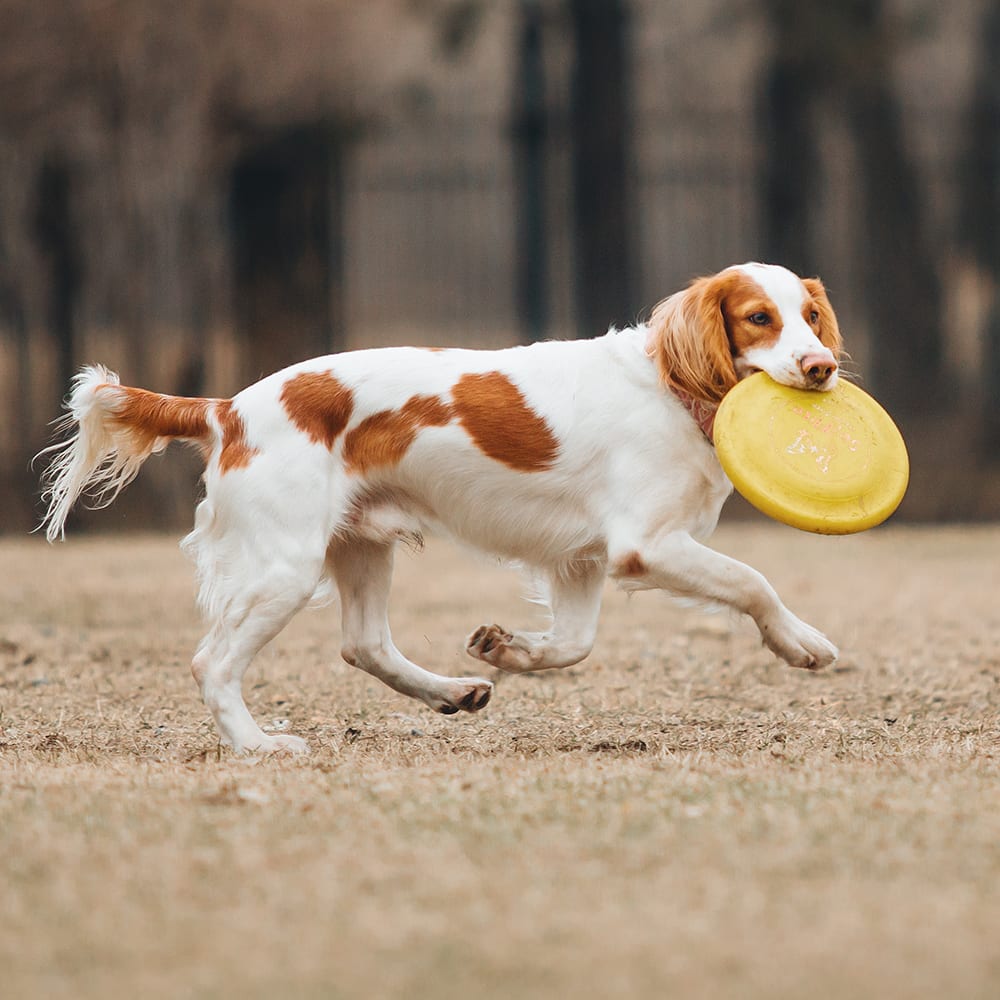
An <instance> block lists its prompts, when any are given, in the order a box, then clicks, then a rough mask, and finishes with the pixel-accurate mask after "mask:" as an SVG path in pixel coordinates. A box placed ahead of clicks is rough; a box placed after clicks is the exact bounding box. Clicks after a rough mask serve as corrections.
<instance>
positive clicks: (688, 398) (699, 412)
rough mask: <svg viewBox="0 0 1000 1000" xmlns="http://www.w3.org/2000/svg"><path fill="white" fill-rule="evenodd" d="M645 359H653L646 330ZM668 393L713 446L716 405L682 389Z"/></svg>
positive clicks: (650, 342) (651, 335)
mask: <svg viewBox="0 0 1000 1000" xmlns="http://www.w3.org/2000/svg"><path fill="white" fill-rule="evenodd" d="M645 351H646V357H648V358H655V347H654V339H653V331H652V330H648V331H647V332H646V344H645ZM670 391H671V392H672V393H673V394H674V395H675V396H676V397H677V399H678V400H679V401H680V404H681V406H683V407H684V409H685V410H687V411H688V413H690V414H691V417H692V419H693V420H694V422H695V423H696V424H697V425H698V426H699V427H700V428H701V432H702V434H704V435H705V437H706V438H708V443H709V444H710V445H713V446H714V445H715V437H714V434H715V414H716V413H717V412H718V409H719V405H718V403H706V402H705V400H703V399H697V398H696V397H694V396H692V395H691V393H689V392H685V391H684V390H683V389H678V388H677V386H673V385H672V386H670Z"/></svg>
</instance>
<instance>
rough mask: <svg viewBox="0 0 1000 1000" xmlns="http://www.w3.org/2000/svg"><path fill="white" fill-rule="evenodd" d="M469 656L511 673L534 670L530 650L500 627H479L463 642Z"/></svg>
mask: <svg viewBox="0 0 1000 1000" xmlns="http://www.w3.org/2000/svg"><path fill="white" fill-rule="evenodd" d="M465 651H466V652H467V653H468V654H469V656H473V657H475V658H476V659H477V660H482V661H483V662H484V663H488V664H490V666H493V667H497V668H498V669H500V670H507V671H510V672H511V673H521V672H523V671H525V670H531V669H533V668H534V662H533V658H532V655H531V650H530V649H529V648H528V647H527V646H526V645H525V644H524V643H523V642H522V641H521V640H520V639H518V637H517V636H516V635H513V634H511V633H510V632H508V631H507V630H506V629H505V628H504V627H503V626H502V625H480V626H479V628H477V629H476V631H475V632H473V633H472V635H470V636H469V638H468V639H466V641H465Z"/></svg>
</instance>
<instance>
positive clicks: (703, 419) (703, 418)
mask: <svg viewBox="0 0 1000 1000" xmlns="http://www.w3.org/2000/svg"><path fill="white" fill-rule="evenodd" d="M670 391H671V392H673V394H674V395H675V396H676V397H677V398H678V399H679V400H680V403H681V406H683V407H684V409H685V410H687V411H688V413H690V414H691V416H692V417H693V418H694V422H695V423H696V424H697V425H698V426H699V427H700V428H701V432H702V434H704V435H705V437H707V438H708V443H709V444H711V445H714V444H715V438H714V436H713V435H714V433H715V414H716V413H717V412H718V410H719V407H718V405H717V404H716V403H706V402H705V401H704V400H703V399H695V397H694V396H692V395H691V393H689V392H685V391H684V390H683V389H677V388H675V387H674V386H671V387H670Z"/></svg>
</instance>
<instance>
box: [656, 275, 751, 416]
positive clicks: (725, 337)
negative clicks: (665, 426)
mask: <svg viewBox="0 0 1000 1000" xmlns="http://www.w3.org/2000/svg"><path fill="white" fill-rule="evenodd" d="M729 285H730V276H729V275H726V274H725V272H723V273H721V274H715V275H712V276H711V277H707V278H697V279H696V280H695V281H693V282H692V283H691V284H690V285H689V286H688V287H687V288H686V289H685V290H684V291H682V292H677V293H676V294H674V295H671V296H670V298H668V299H664V300H663V301H662V302H661V303H660V304H659V305H658V306H657V307H656V308H655V309H654V310H653V315H652V316H651V317H650V324H649V325H650V329H651V332H652V337H651V346H652V354H653V357H654V358H655V359H656V364H657V367H658V368H659V371H660V378H661V379H662V380H663V381H664V383H665V384H666V385H667V386H669V387H670V388H671V389H675V390H677V391H679V392H681V393H686V394H687V395H689V396H692V397H693V398H695V399H699V400H702V401H704V402H706V403H718V402H720V401H721V400H722V397H723V396H725V394H726V393H727V392H728V391H729V390H730V389H731V388H732V387H733V386H734V385H736V381H737V379H736V369H735V367H734V366H733V354H732V347H731V345H730V343H729V334H728V332H727V330H726V318H725V315H724V313H723V303H724V301H725V297H726V293H727V292H728V290H729Z"/></svg>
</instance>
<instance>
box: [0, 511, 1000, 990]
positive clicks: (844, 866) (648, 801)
mask: <svg viewBox="0 0 1000 1000" xmlns="http://www.w3.org/2000/svg"><path fill="white" fill-rule="evenodd" d="M107 516H108V517H109V519H111V520H113V518H114V515H113V512H110V511H109V512H107ZM713 544H715V545H716V547H717V548H719V549H721V550H722V551H725V552H728V553H729V554H731V555H735V556H737V557H739V558H742V559H745V560H746V561H748V562H750V563H751V564H752V565H754V566H756V567H757V568H758V569H760V570H761V571H763V572H764V573H765V574H766V575H767V576H768V577H769V578H770V579H771V581H772V582H773V583H774V584H775V586H776V587H777V589H778V590H779V592H780V593H781V594H782V595H783V596H784V598H785V600H786V602H787V603H788V604H789V605H790V606H791V607H792V608H793V610H795V611H796V612H797V613H799V614H800V615H801V616H802V617H804V618H806V619H807V620H808V621H810V622H811V623H813V624H815V625H816V626H817V627H819V628H821V629H823V630H824V631H825V632H827V634H828V635H830V637H831V638H833V639H834V640H835V641H837V642H838V643H839V644H840V646H841V649H842V656H841V659H840V661H839V663H838V664H837V665H836V666H835V667H833V668H831V669H828V670H826V671H823V672H821V673H817V674H811V673H805V672H800V671H794V670H791V669H789V668H787V667H785V666H783V665H782V664H781V663H779V662H777V661H776V660H775V659H774V658H773V657H772V655H771V654H770V653H768V652H767V650H765V649H763V648H762V647H761V645H760V642H759V639H758V637H757V636H756V634H755V631H754V630H753V628H752V627H751V626H750V625H749V624H748V623H747V622H745V621H739V620H734V619H732V618H731V617H730V616H729V615H727V614H715V615H712V614H706V613H705V612H704V611H702V610H700V609H694V608H687V607H682V606H679V605H677V604H675V603H672V602H670V601H668V600H667V599H665V598H663V597H661V596H660V595H656V594H638V595H634V596H632V597H628V596H626V595H624V594H621V593H618V592H617V591H615V590H614V589H613V588H611V587H610V586H609V589H608V595H607V599H606V602H605V609H604V614H603V617H602V628H601V633H600V638H599V642H598V645H597V648H596V649H595V650H594V652H593V654H592V655H591V656H590V658H589V659H588V660H586V661H584V663H582V664H580V665H578V666H576V667H573V668H571V669H569V670H565V671H562V672H555V673H549V674H545V675H537V676H522V677H501V678H499V682H498V684H497V690H496V693H495V695H494V697H493V701H492V702H491V704H490V705H489V706H488V708H487V709H486V710H485V711H484V712H482V713H481V714H479V715H475V716H469V715H465V714H462V715H460V716H453V717H444V716H438V715H435V714H433V713H431V712H430V711H428V710H426V709H424V708H422V707H421V706H420V705H418V704H416V703H414V702H410V701H407V700H405V699H403V698H402V697H400V696H398V695H396V694H394V693H393V692H391V691H389V690H388V689H386V688H384V687H382V686H381V685H380V684H379V683H378V682H376V681H374V680H372V679H370V678H368V677H367V676H365V675H363V674H361V673H359V672H357V671H354V670H352V669H351V668H350V667H348V666H347V665H346V664H344V663H343V662H341V661H340V659H339V656H338V649H339V629H338V621H337V611H336V608H335V607H333V608H325V609H317V610H311V611H307V612H304V613H303V614H302V615H300V616H299V618H298V619H297V620H296V621H295V622H294V623H293V624H292V626H291V627H290V628H289V629H288V630H287V632H286V633H285V634H284V635H283V636H281V637H280V638H279V639H278V640H277V641H276V642H275V643H274V644H273V645H272V647H271V648H270V649H269V650H267V651H266V652H265V653H264V654H263V655H262V657H261V659H260V661H259V662H258V663H257V664H256V666H255V668H254V669H253V670H252V673H251V676H250V678H249V682H248V701H249V703H250V705H251V709H252V710H253V711H254V713H255V714H256V715H257V716H258V718H259V719H261V720H262V722H263V723H265V725H266V726H272V727H274V728H276V729H279V730H280V729H282V728H285V727H287V729H288V731H290V732H295V733H298V734H300V735H302V736H304V737H306V738H307V739H308V740H309V741H310V743H311V745H312V747H313V751H314V752H313V754H312V755H311V756H310V757H308V758H304V759H299V758H297V759H291V758H280V757H272V758H264V759H258V758H244V759H241V758H237V757H234V756H232V755H231V754H230V753H228V752H226V751H220V749H219V747H218V742H217V740H216V737H215V734H214V731H213V728H212V726H211V724H210V722H209V720H208V716H207V713H206V711H205V710H204V708H203V707H202V705H201V704H200V701H199V699H198V696H197V692H196V690H195V686H194V683H193V681H192V679H191V676H190V672H189V668H188V664H189V661H190V654H191V652H192V650H193V648H194V646H195V644H196V642H197V639H198V637H199V626H198V621H197V617H196V614H195V612H194V608H193V599H192V594H193V582H192V573H191V568H190V567H189V566H188V565H187V563H186V562H185V560H184V558H183V557H182V556H181V554H180V553H179V552H178V551H177V547H176V539H172V538H159V537H141V538H140V537H135V536H128V535H124V536H122V535H119V536H116V537H114V538H109V537H85V538H76V539H71V540H70V541H69V542H67V543H66V544H64V545H60V546H55V547H48V546H46V545H45V544H44V543H42V542H40V541H39V540H37V539H35V538H32V539H8V540H5V541H0V569H2V579H0V713H2V714H0V844H2V851H0V886H2V887H3V888H2V891H0V921H2V927H3V933H2V934H0V994H2V995H3V996H9V997H11V998H15V997H17V998H20V997H46V998H49V997H52V998H60V997H71V996H72V997H74V998H89V997H95V998H96V997H101V998H108V997H135V996H142V997H144V998H160V997H163V998H167V997H170V998H175V997H181V996H184V997H198V998H201V997H205V998H209V997H211V998H216V997H236V996H240V997H249V998H256V997H264V996H272V995H273V996H285V997H296V998H300V997H301V998H341V997H344V998H353V997H364V998H369V997H372V998H379V997H403V996H406V997H408V998H415V1000H419V998H441V997H444V998H447V997H459V996H461V997H477V998H481V997H482V998H505V1000H506V998H524V997H527V998H534V997H556V996H575V997H577V998H591V997H593V998H607V997H614V996H629V997H658V998H659V997H671V996H676V997H699V998H700V997H739V998H757V997H767V998H768V1000H775V998H782V997H788V998H792V997H802V996H805V995H809V996H810V997H811V998H812V1000H816V998H823V997H847V996H851V997H880V998H886V997H904V996H905V997H935V998H936V997H940V996H942V995H950V996H958V997H962V998H974V997H983V998H986V997H995V996H996V995H997V992H998V990H1000V889H998V886H1000V652H998V650H1000V602H998V600H997V590H996V583H997V576H996V573H997V566H998V555H1000V528H998V527H979V528H937V529H931V528H917V527H889V528H883V529H879V530H876V531H872V532H868V533H867V534H864V535H859V536H855V537H851V538H841V539H834V538H821V537H816V536H810V535H805V534H802V533H799V532H796V531H793V530H792V529H790V528H782V527H780V526H771V525H757V524H754V525H737V524H730V525H727V526H725V527H724V528H723V529H722V530H720V532H719V533H718V534H717V536H716V538H715V539H714V542H713ZM519 592H520V591H519V583H518V579H517V577H516V575H515V574H513V573H511V572H509V571H508V570H504V569H501V568H499V567H497V566H495V565H491V564H490V563H488V562H485V563H484V561H482V560H481V559H477V558H476V557H472V556H469V555H468V554H466V553H462V552H457V551H455V550H453V549H451V548H450V547H448V546H445V545H443V544H437V543H434V544H431V545H430V546H429V547H428V550H427V551H426V552H425V553H423V554H422V555H419V556H417V555H410V554H401V555H400V557H399V559H398V569H397V574H396V585H395V589H394V598H393V624H394V630H395V633H396V637H397V640H398V642H399V644H400V646H401V647H402V648H403V649H404V650H405V651H407V652H408V653H409V654H410V655H411V657H412V658H414V659H416V660H418V661H419V662H421V663H423V664H424V665H426V666H429V667H431V668H433V669H437V670H440V671H442V672H445V673H452V674H460V673H461V674H464V673H467V672H469V671H470V668H472V672H475V668H476V664H474V663H473V661H471V660H468V659H467V657H466V656H465V655H464V653H463V651H462V639H463V637H464V636H465V634H466V633H467V632H469V631H471V629H472V628H474V627H475V626H477V625H479V624H481V623H484V622H491V621H494V620H496V621H499V622H500V623H501V624H503V625H505V626H507V627H515V626H518V625H524V624H527V623H529V622H530V621H531V619H532V617H533V616H534V615H535V613H536V612H535V611H534V609H533V608H532V606H531V605H528V604H525V603H524V602H523V601H521V600H520V598H519Z"/></svg>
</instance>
